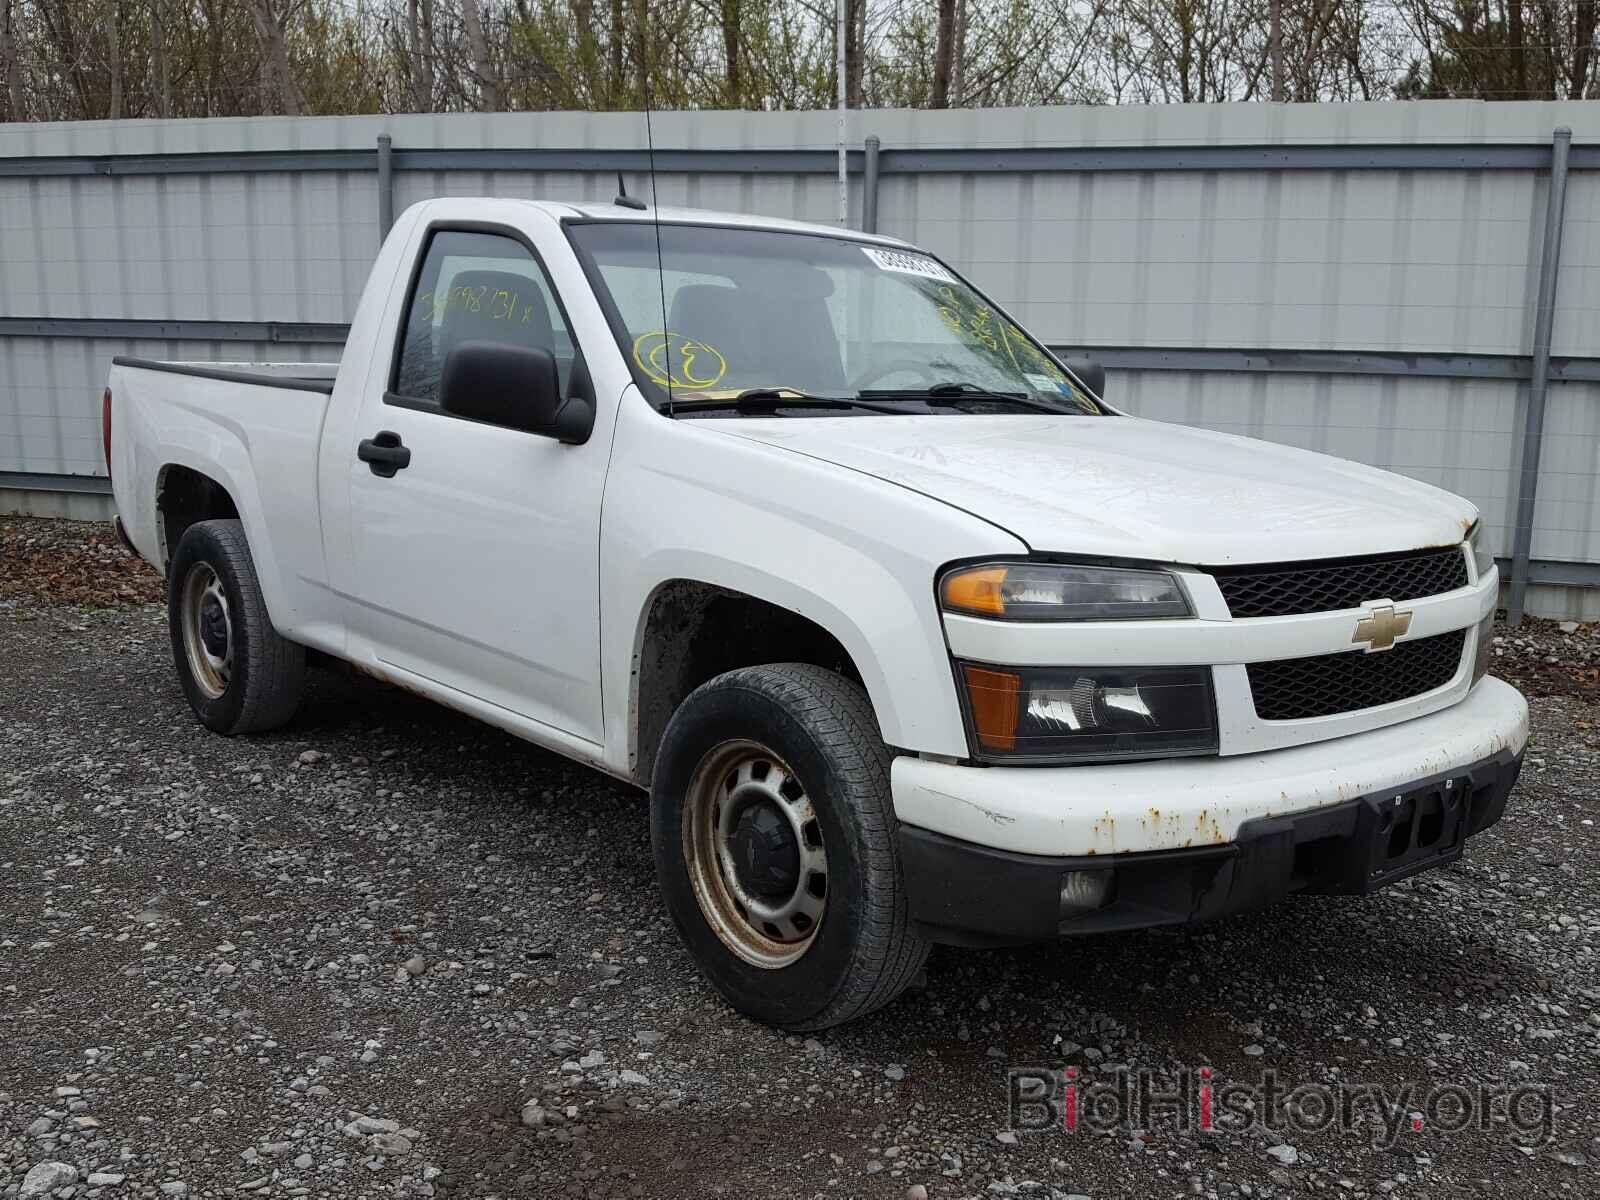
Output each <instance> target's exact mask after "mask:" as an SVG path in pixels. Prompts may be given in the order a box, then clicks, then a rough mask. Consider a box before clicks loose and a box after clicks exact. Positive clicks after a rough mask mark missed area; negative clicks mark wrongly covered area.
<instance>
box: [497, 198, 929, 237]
mask: <svg viewBox="0 0 1600 1200" xmlns="http://www.w3.org/2000/svg"><path fill="white" fill-rule="evenodd" d="M527 203H529V204H534V205H537V206H538V207H539V208H542V209H544V210H545V211H546V212H548V213H549V214H550V215H551V216H553V217H555V218H556V219H557V220H560V219H561V218H563V217H573V216H578V217H582V218H584V219H585V220H594V221H633V222H640V221H645V222H648V221H651V220H654V219H656V218H657V217H659V218H660V220H662V221H664V222H668V223H671V224H677V225H722V226H729V225H732V226H736V227H738V228H740V229H773V230H778V231H780V232H785V233H816V234H822V235H824V236H827V237H847V238H850V239H852V240H855V241H862V242H876V243H879V244H881V245H885V246H905V245H907V244H908V243H906V242H904V241H902V240H901V239H899V238H893V237H884V236H882V235H881V234H875V233H862V232H861V231H860V230H856V229H850V228H847V227H842V226H839V225H820V224H815V223H812V222H809V221H790V220H786V219H784V218H783V217H762V216H756V215H754V214H752V213H728V212H716V211H714V210H711V209H704V208H665V207H664V208H660V209H649V208H646V209H642V210H641V209H636V208H624V207H623V206H622V205H620V204H616V203H613V202H602V201H586V202H582V203H571V202H567V201H554V200H529V201H527Z"/></svg>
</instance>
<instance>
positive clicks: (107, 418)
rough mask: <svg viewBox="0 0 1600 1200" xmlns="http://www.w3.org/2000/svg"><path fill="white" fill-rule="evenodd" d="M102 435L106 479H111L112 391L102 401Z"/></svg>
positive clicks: (109, 390) (108, 389) (107, 390)
mask: <svg viewBox="0 0 1600 1200" xmlns="http://www.w3.org/2000/svg"><path fill="white" fill-rule="evenodd" d="M100 433H101V436H103V437H104V438H105V446H106V478H108V479H109V478H110V477H111V389H110V388H107V389H106V394H105V395H104V396H103V397H101V400H100Z"/></svg>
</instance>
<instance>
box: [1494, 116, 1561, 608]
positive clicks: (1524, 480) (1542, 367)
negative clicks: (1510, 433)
mask: <svg viewBox="0 0 1600 1200" xmlns="http://www.w3.org/2000/svg"><path fill="white" fill-rule="evenodd" d="M1571 147H1572V130H1570V129H1567V128H1566V127H1564V126H1563V127H1562V128H1560V129H1557V130H1556V131H1555V137H1554V138H1553V139H1552V141H1551V143H1550V204H1549V207H1548V209H1547V210H1546V212H1545V218H1544V256H1543V259H1542V261H1541V262H1540V264H1539V299H1538V305H1539V307H1538V309H1537V310H1536V311H1535V313H1534V319H1533V372H1532V375H1531V376H1530V378H1529V380H1528V413H1527V420H1526V421H1525V422H1524V424H1523V428H1522V476H1521V479H1520V480H1519V481H1518V484H1517V524H1516V529H1515V531H1514V533H1513V536H1512V543H1511V595H1510V597H1509V598H1508V600H1507V603H1506V620H1507V621H1508V622H1509V623H1510V625H1511V626H1512V627H1513V628H1515V627H1516V626H1518V625H1520V624H1522V609H1523V602H1524V600H1525V599H1526V598H1527V594H1528V560H1529V558H1530V557H1531V555H1532V553H1533V509H1534V501H1535V500H1536V499H1537V497H1538V491H1539V452H1540V450H1541V449H1543V445H1544V401H1545V394H1546V393H1547V392H1548V391H1549V388H1550V337H1551V333H1552V330H1553V328H1554V326H1555V318H1556V276H1557V274H1558V273H1559V272H1560V270H1561V224H1562V218H1563V215H1564V213H1565V210H1566V205H1567V152H1568V151H1569V150H1570V149H1571Z"/></svg>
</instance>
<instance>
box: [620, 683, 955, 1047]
mask: <svg viewBox="0 0 1600 1200" xmlns="http://www.w3.org/2000/svg"><path fill="white" fill-rule="evenodd" d="M747 744H754V745H756V746H757V747H759V748H760V749H762V750H765V751H768V752H770V754H771V755H772V756H773V757H774V758H775V760H777V761H778V763H779V764H780V769H782V770H785V771H788V772H790V773H792V775H793V776H794V777H795V779H796V780H797V781H798V783H799V784H800V785H801V787H802V788H803V790H804V799H805V800H806V801H808V802H809V804H810V806H811V809H812V810H814V812H815V818H816V823H817V825H818V826H819V827H820V835H821V842H822V845H821V847H820V848H816V849H814V850H812V851H810V853H813V854H816V855H818V856H819V857H823V858H825V862H826V878H825V883H826V893H825V894H826V901H825V908H823V910H822V913H821V916H820V920H819V921H817V923H816V926H815V928H814V931H813V933H812V935H811V940H810V941H809V942H806V943H805V944H804V946H803V948H802V949H801V950H800V952H799V957H798V958H796V959H794V960H793V961H790V962H786V963H783V964H782V965H756V964H754V963H752V962H751V961H749V960H747V958H746V957H744V956H742V955H741V954H740V953H738V952H736V951H735V950H734V949H732V948H731V946H730V943H729V941H727V940H725V936H724V935H723V934H720V933H719V932H718V930H717V927H716V926H715V925H714V924H713V923H712V921H711V919H709V918H708V916H707V909H706V907H705V906H704V905H703V904H702V901H701V899H700V898H699V894H697V890H696V883H695V877H694V875H693V871H694V868H693V867H692V866H691V864H690V862H689V856H690V854H691V853H692V851H691V850H690V843H691V842H692V841H693V840H694V839H693V838H692V836H691V835H690V833H689V832H688V831H689V829H690V827H691V826H690V824H689V823H687V822H688V821H689V818H688V816H687V814H688V812H689V811H690V809H691V808H693V807H694V805H695V804H696V801H695V800H694V799H693V798H692V797H691V796H690V790H691V788H692V787H693V788H697V789H698V788H700V787H703V786H704V784H703V783H700V782H697V780H699V779H700V778H701V777H700V775H699V773H700V769H701V767H702V764H719V763H721V762H723V761H725V760H724V759H723V758H721V757H719V756H720V755H724V754H726V753H728V748H729V747H730V746H735V747H736V746H740V745H747ZM889 763H890V754H889V751H888V748H887V747H885V746H884V744H883V740H882V737H881V735H880V733H879V730H878V723H877V720H876V719H875V718H874V716H873V713H872V706H871V704H870V703H869V701H868V699H867V696H866V693H865V692H864V691H862V689H861V688H860V687H859V686H857V685H856V684H853V683H851V682H850V681H848V680H846V679H843V678H841V677H840V676H838V675H836V674H834V673H833V672H831V671H827V670H824V669H822V668H821V667H814V666H809V665H805V664H799V663H784V664H779V665H773V666H761V667H748V668H744V669H741V670H737V671H730V672H728V673H727V674H725V675H720V676H718V677H717V678H715V679H713V680H711V681H710V682H708V683H706V684H704V685H702V686H701V687H700V688H698V689H697V690H696V691H695V692H693V693H692V694H691V695H690V696H689V697H688V698H687V699H686V700H685V701H684V702H683V704H682V705H681V706H680V707H679V708H678V710H677V712H676V713H674V714H673V717H672V720H671V721H670V722H669V723H668V725H667V729H666V732H665V733H664V735H663V737H662V742H661V748H660V751H659V753H658V755H657V757H656V762H655V770H654V778H653V781H652V786H651V792H650V807H651V822H650V825H651V841H652V843H653V846H654V850H655V860H656V873H657V876H658V878H659V880H660V883H661V889H662V892H663V894H664V896H665V899H666V903H667V909H668V911H669V912H670V913H671V915H672V919H673V922H674V923H675V924H676V925H677V927H678V931H679V933H680V934H681V935H682V936H683V939H684V941H685V942H686V943H687V944H688V947H689V950H690V952H691V953H692V954H693V956H694V958H695V961H696V962H697V963H698V964H699V966H700V969H701V971H702V972H703V973H704V975H705V976H706V978H707V979H708V980H709V981H710V982H711V984H712V985H713V986H714V987H715V988H716V989H717V990H718V991H719V992H721V993H722V995H723V997H724V998H725V999H726V1000H727V1001H728V1003H730V1004H731V1005H733V1007H734V1008H736V1009H738V1010H739V1011H740V1012H742V1013H745V1014H746V1015H748V1016H751V1017H754V1018H755V1019H756V1020H758V1021H762V1022H764V1023H766V1024H769V1025H775V1026H778V1027H779V1028H782V1029H789V1030H815V1029H825V1028H827V1027H829V1026H831V1025H838V1024H841V1023H843V1022H845V1021H849V1020H853V1019H854V1018H856V1017H859V1016H862V1015H864V1014H866V1013H869V1012H872V1011H873V1010H874V1009H877V1008H881V1007H882V1006H884V1005H886V1004H888V1003H889V1002H890V1001H892V1000H893V999H894V998H895V997H897V996H898V995H899V994H900V993H901V992H902V991H904V990H905V989H906V987H908V986H909V985H910V984H911V983H912V982H913V981H914V980H915V979H916V978H917V976H918V974H919V973H920V972H921V970H922V967H923V965H924V963H925V962H926V961H927V957H928V950H929V946H928V943H927V941H926V940H925V939H923V938H922V937H921V936H920V935H919V934H918V933H917V931H916V930H915V929H914V928H913V926H912V925H911V922H910V920H909V918H908V916H907V912H906V896H905V888H904V886H903V882H902V877H901V870H900V859H899V852H898V847H897V844H896V822H895V817H894V803H893V800H892V799H891V796H890V791H889ZM707 770H708V771H715V770H716V767H715V766H710V767H708V768H707ZM712 778H713V783H712V785H711V786H712V788H713V794H714V795H716V796H718V797H722V796H724V795H737V794H738V793H735V792H732V791H731V790H726V789H731V788H732V787H733V778H732V776H730V777H729V779H728V781H727V782H726V784H724V783H719V782H716V781H715V780H716V777H715V776H713V777H712ZM696 794H697V795H699V794H701V793H700V792H699V791H698V790H697V792H696ZM717 803H720V801H718V802H717ZM701 857H704V856H703V855H702V856H701ZM723 874H724V875H725V872H724V873H723ZM701 878H702V880H703V879H704V878H705V876H702V877H701ZM703 886H704V885H703V884H702V887H703ZM713 907H714V905H713ZM746 916H747V921H748V913H747V914H746ZM769 928H770V926H769Z"/></svg>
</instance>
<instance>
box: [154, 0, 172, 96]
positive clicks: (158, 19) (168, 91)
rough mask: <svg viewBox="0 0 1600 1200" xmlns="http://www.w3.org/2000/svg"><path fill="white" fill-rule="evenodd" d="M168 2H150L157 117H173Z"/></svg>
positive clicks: (160, 0)
mask: <svg viewBox="0 0 1600 1200" xmlns="http://www.w3.org/2000/svg"><path fill="white" fill-rule="evenodd" d="M165 7H166V0H151V2H150V68H151V72H152V73H153V74H154V75H155V101H156V116H158V117H170V116H171V115H172V74H171V72H170V71H169V70H168V68H167V29H166V21H165V18H164V16H163V9H164V8H165Z"/></svg>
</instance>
